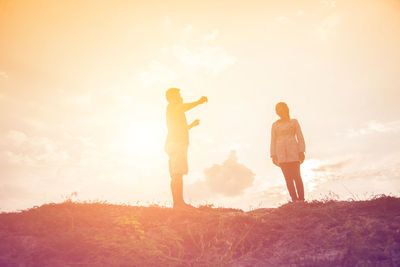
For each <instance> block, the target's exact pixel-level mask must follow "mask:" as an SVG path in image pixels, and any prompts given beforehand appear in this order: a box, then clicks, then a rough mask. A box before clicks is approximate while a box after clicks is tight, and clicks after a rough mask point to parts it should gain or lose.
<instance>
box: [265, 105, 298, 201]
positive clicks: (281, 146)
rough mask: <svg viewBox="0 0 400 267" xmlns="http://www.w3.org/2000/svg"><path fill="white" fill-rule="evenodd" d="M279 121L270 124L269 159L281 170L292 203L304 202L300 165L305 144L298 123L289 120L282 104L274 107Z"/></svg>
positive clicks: (287, 110) (287, 111)
mask: <svg viewBox="0 0 400 267" xmlns="http://www.w3.org/2000/svg"><path fill="white" fill-rule="evenodd" d="M275 111H276V114H278V116H279V117H280V119H279V120H277V121H276V122H274V123H273V124H272V129H271V158H272V162H273V163H274V164H275V165H277V166H279V167H280V168H281V169H282V172H283V175H284V176H285V180H286V186H287V189H288V191H289V194H290V197H291V198H292V201H304V187H303V181H302V179H301V175H300V164H301V163H303V161H304V158H305V156H304V152H305V144H304V137H303V133H302V132H301V128H300V125H299V122H298V121H297V120H296V119H291V118H290V115H289V107H288V106H287V105H286V103H284V102H280V103H278V104H276V106H275Z"/></svg>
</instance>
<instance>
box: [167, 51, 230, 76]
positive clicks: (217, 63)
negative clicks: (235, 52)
mask: <svg viewBox="0 0 400 267" xmlns="http://www.w3.org/2000/svg"><path fill="white" fill-rule="evenodd" d="M173 54H174V55H175V56H176V58H177V59H178V60H179V61H180V62H181V63H182V64H183V65H184V66H185V67H186V68H187V69H188V70H189V72H190V73H194V72H196V71H198V70H202V69H203V70H206V71H209V72H211V73H212V74H217V73H220V72H222V71H224V70H225V69H226V68H227V67H228V66H229V65H232V64H234V63H235V62H236V58H235V57H233V56H231V55H229V54H228V53H227V52H225V50H224V49H223V48H222V47H221V46H218V45H205V46H202V47H200V48H198V49H190V48H188V47H185V46H183V45H176V46H174V48H173Z"/></svg>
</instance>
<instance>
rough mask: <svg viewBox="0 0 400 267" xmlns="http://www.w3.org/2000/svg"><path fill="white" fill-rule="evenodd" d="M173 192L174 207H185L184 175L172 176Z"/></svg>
mask: <svg viewBox="0 0 400 267" xmlns="http://www.w3.org/2000/svg"><path fill="white" fill-rule="evenodd" d="M171 192H172V199H173V201H174V207H177V206H181V205H183V203H184V201H183V175H182V174H174V175H172V176H171Z"/></svg>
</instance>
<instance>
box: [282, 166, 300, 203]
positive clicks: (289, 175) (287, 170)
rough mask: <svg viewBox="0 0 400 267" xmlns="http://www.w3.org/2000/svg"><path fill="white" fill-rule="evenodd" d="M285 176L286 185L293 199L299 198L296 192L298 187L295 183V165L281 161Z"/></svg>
mask: <svg viewBox="0 0 400 267" xmlns="http://www.w3.org/2000/svg"><path fill="white" fill-rule="evenodd" d="M280 167H281V170H282V173H283V176H284V177H285V181H286V187H287V189H288V191H289V194H290V197H291V198H292V201H296V200H297V194H296V189H295V188H294V183H293V171H292V169H293V167H291V164H290V163H281V164H280Z"/></svg>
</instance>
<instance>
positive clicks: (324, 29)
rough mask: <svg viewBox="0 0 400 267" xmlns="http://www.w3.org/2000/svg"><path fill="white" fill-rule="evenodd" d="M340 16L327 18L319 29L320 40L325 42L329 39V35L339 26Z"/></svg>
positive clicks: (335, 15) (333, 15)
mask: <svg viewBox="0 0 400 267" xmlns="http://www.w3.org/2000/svg"><path fill="white" fill-rule="evenodd" d="M339 23H340V16H339V15H337V14H332V15H330V16H328V17H326V18H325V19H324V20H323V21H322V22H321V24H320V25H319V26H318V28H317V32H318V36H319V39H320V40H322V41H325V40H327V39H328V35H329V34H330V33H331V32H332V31H333V30H334V28H335V27H336V26H337V25H339Z"/></svg>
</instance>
